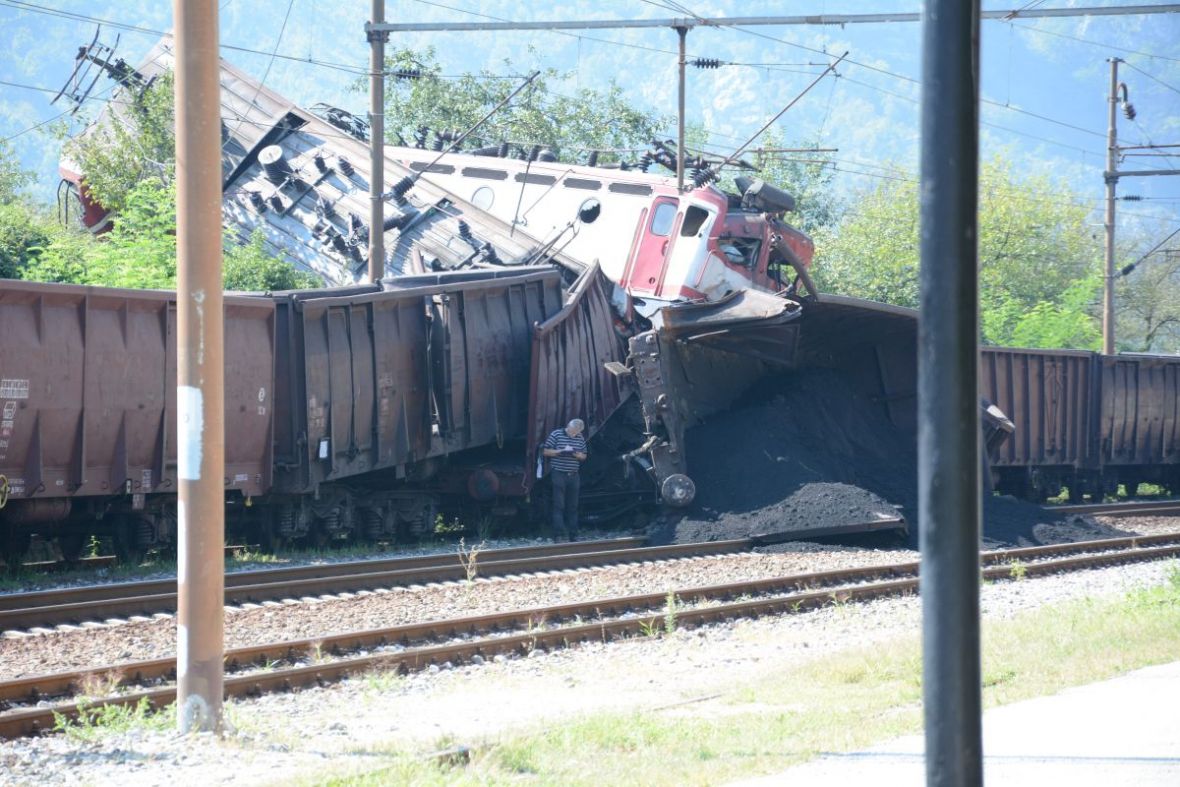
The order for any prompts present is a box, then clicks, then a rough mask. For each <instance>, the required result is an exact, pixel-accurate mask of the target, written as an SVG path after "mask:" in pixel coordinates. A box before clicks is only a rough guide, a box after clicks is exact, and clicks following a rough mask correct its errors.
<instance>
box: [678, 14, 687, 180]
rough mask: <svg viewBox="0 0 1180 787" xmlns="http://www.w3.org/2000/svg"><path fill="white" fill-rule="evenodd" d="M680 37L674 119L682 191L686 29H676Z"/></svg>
mask: <svg viewBox="0 0 1180 787" xmlns="http://www.w3.org/2000/svg"><path fill="white" fill-rule="evenodd" d="M676 32H677V34H678V35H679V36H680V61H679V63H680V102H679V104H678V109H677V113H678V114H677V118H676V188H677V189H678V190H680V191H684V68H685V60H684V57H685V55H684V45H685V39H686V38H687V37H688V28H687V27H678V28H676Z"/></svg>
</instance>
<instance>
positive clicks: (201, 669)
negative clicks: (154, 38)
mask: <svg viewBox="0 0 1180 787" xmlns="http://www.w3.org/2000/svg"><path fill="white" fill-rule="evenodd" d="M173 14H174V17H175V22H176V79H175V85H176V88H175V89H176V270H177V276H176V285H177V293H176V342H177V351H176V377H177V379H176V383H177V385H176V417H177V430H176V434H177V445H176V450H177V479H178V481H179V489H178V492H179V500H178V503H177V517H178V518H177V522H178V534H177V541H178V544H179V554H178V555H177V560H176V584H177V593H178V594H179V597H178V600H177V618H176V622H177V626H176V680H177V695H176V703H177V708H178V712H177V723H178V725H179V727H180V731H181V732H189V731H196V730H201V731H206V730H211V731H214V732H220V731H221V699H222V678H223V674H222V659H223V644H224V643H223V638H224V622H223V617H222V616H223V614H224V613H223V607H224V603H225V492H224V490H225V485H224V480H223V479H224V476H225V433H224V421H223V414H224V412H225V406H224V399H225V389H224V383H225V367H224V361H223V355H224V353H223V339H222V336H223V333H222V321H223V312H222V296H221V178H220V173H221V82H220V73H219V71H220V61H219V54H218V32H217V24H218V17H217V0H173Z"/></svg>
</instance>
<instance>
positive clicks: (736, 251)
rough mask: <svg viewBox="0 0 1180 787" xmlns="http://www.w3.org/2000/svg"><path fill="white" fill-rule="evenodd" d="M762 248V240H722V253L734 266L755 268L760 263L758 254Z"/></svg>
mask: <svg viewBox="0 0 1180 787" xmlns="http://www.w3.org/2000/svg"><path fill="white" fill-rule="evenodd" d="M761 248H762V240H761V239H760V238H722V240H721V253H722V254H724V255H725V257H726V259H728V260H729V261H730V262H731V263H733V264H734V265H741V266H742V267H743V268H753V267H754V266H755V265H756V264H757V263H758V252H759V250H760V249H761Z"/></svg>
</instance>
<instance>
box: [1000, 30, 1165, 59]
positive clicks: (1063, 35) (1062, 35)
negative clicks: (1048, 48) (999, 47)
mask: <svg viewBox="0 0 1180 787" xmlns="http://www.w3.org/2000/svg"><path fill="white" fill-rule="evenodd" d="M1009 24H1010V25H1011V26H1012V27H1014V28H1016V29H1017V30H1024V31H1026V32H1029V33H1039V34H1040V35H1046V36H1053V37H1054V38H1066V39H1069V40H1070V41H1077V42H1078V43H1081V44H1089V45H1090V46H1096V47H1100V48H1102V49H1113V50H1115V51H1116V52H1126V53H1127V54H1131V55H1140V56H1141V57H1150V58H1154V59H1156V60H1170V61H1172V62H1173V63H1180V58H1176V57H1167V56H1166V55H1157V54H1153V53H1151V52H1142V51H1140V50H1138V49H1128V48H1126V47H1122V46H1115V45H1114V44H1104V43H1102V42H1101V41H1091V40H1090V39H1088V38H1080V37H1078V36H1071V35H1069V34H1067V33H1055V32H1053V31H1052V30H1044V29H1042V28H1039V27H1033V26H1032V25H1022V24H1018V23H1016V22H1010V23H1009ZM1124 62H1125V61H1124Z"/></svg>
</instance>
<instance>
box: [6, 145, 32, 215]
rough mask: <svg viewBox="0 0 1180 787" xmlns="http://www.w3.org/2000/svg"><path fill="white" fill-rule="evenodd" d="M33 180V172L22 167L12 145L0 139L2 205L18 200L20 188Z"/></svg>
mask: <svg viewBox="0 0 1180 787" xmlns="http://www.w3.org/2000/svg"><path fill="white" fill-rule="evenodd" d="M32 182H33V173H31V172H29V171H28V170H25V169H22V168H21V165H20V159H18V158H17V157H16V152H15V151H14V150H13V149H12V146H11V145H9V144H8V143H7V142H4V141H3V140H0V205H8V204H10V203H12V202H16V201H18V200H19V199H20V190H21V189H23V188H24V187H25V186H27V185H29V184H30V183H32Z"/></svg>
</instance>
